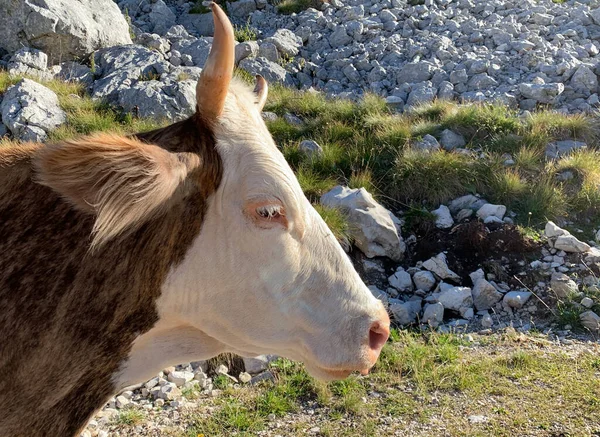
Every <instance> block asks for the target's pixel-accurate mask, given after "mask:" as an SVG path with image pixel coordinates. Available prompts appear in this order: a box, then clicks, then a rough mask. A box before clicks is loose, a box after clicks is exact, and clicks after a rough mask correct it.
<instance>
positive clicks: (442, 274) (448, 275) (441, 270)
mask: <svg viewBox="0 0 600 437" xmlns="http://www.w3.org/2000/svg"><path fill="white" fill-rule="evenodd" d="M423 267H425V268H426V269H427V270H429V271H430V272H433V273H435V274H436V275H437V276H438V277H439V278H441V279H452V280H454V281H458V280H460V276H458V275H457V274H456V273H454V272H453V271H452V270H450V268H449V267H448V264H447V262H446V254H444V253H443V252H442V253H438V254H437V255H436V256H434V257H433V258H429V259H428V260H427V261H425V262H424V263H423Z"/></svg>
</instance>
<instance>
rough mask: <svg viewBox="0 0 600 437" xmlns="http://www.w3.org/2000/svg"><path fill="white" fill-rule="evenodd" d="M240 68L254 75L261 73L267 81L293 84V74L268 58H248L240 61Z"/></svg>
mask: <svg viewBox="0 0 600 437" xmlns="http://www.w3.org/2000/svg"><path fill="white" fill-rule="evenodd" d="M240 68H241V69H242V70H246V71H247V72H248V73H250V74H251V75H253V76H256V75H257V74H260V75H261V76H262V77H264V78H265V79H266V80H267V82H272V83H281V84H284V85H289V86H292V85H293V84H294V80H293V78H292V76H291V75H290V74H289V73H288V72H287V71H286V70H285V68H283V67H282V66H281V65H279V64H276V63H274V62H271V61H269V60H268V59H266V58H246V59H244V60H242V61H241V62H240Z"/></svg>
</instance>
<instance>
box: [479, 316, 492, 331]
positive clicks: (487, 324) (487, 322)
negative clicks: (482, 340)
mask: <svg viewBox="0 0 600 437" xmlns="http://www.w3.org/2000/svg"><path fill="white" fill-rule="evenodd" d="M493 324H494V321H493V320H492V316H490V315H489V314H487V313H486V314H484V315H483V316H482V317H481V326H482V327H483V328H491V327H492V325H493Z"/></svg>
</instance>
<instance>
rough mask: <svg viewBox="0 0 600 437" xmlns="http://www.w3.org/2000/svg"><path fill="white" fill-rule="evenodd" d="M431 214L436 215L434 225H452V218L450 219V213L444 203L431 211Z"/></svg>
mask: <svg viewBox="0 0 600 437" xmlns="http://www.w3.org/2000/svg"><path fill="white" fill-rule="evenodd" d="M431 213H432V214H434V215H435V216H436V219H435V226H436V227H438V228H440V229H448V228H451V227H452V226H453V225H454V220H453V219H452V214H450V210H449V209H448V207H447V206H446V205H440V207H439V208H438V209H436V210H434V211H431Z"/></svg>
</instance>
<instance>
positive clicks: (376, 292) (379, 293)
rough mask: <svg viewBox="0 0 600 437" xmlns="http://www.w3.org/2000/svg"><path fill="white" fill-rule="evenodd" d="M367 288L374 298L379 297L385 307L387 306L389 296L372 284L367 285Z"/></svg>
mask: <svg viewBox="0 0 600 437" xmlns="http://www.w3.org/2000/svg"><path fill="white" fill-rule="evenodd" d="M368 288H369V290H370V291H371V294H373V296H375V298H376V299H379V300H380V301H381V302H382V303H383V306H384V307H386V308H387V307H388V306H389V296H388V294H387V293H386V292H385V291H383V290H380V289H379V288H377V287H376V286H374V285H369V287H368Z"/></svg>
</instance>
